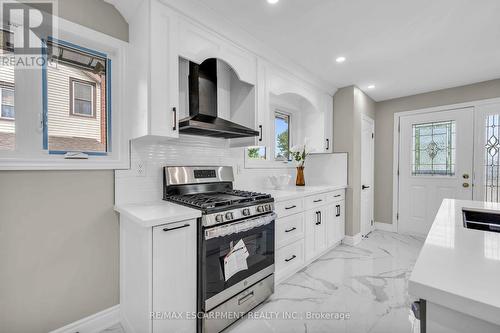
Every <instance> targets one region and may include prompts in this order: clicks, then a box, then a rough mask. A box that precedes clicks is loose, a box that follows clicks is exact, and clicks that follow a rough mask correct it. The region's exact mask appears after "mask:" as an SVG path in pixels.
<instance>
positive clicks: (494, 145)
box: [483, 114, 500, 202]
mask: <svg viewBox="0 0 500 333" xmlns="http://www.w3.org/2000/svg"><path fill="white" fill-rule="evenodd" d="M485 126H486V137H485V138H484V140H485V141H483V142H484V163H485V173H484V180H485V183H484V191H485V196H484V198H485V200H486V201H489V202H499V201H500V197H499V196H500V192H499V187H500V184H499V180H500V179H499V171H500V169H499V168H500V115H498V114H494V115H489V116H488V117H486V121H485Z"/></svg>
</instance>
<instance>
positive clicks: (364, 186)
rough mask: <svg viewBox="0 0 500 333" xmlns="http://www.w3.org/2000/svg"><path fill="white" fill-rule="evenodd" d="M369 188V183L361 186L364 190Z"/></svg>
mask: <svg viewBox="0 0 500 333" xmlns="http://www.w3.org/2000/svg"><path fill="white" fill-rule="evenodd" d="M369 188H370V186H367V185H363V186H361V189H362V190H366V189H369Z"/></svg>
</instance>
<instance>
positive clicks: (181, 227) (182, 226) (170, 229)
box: [163, 224, 190, 231]
mask: <svg viewBox="0 0 500 333" xmlns="http://www.w3.org/2000/svg"><path fill="white" fill-rule="evenodd" d="M189 226H190V225H189V224H184V225H181V226H180V227H175V228H165V229H163V231H172V230H177V229H183V228H187V227H189Z"/></svg>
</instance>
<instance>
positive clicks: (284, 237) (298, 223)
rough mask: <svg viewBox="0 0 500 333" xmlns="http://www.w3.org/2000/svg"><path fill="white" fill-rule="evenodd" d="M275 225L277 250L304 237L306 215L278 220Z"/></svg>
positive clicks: (301, 214)
mask: <svg viewBox="0 0 500 333" xmlns="http://www.w3.org/2000/svg"><path fill="white" fill-rule="evenodd" d="M275 225H276V247H277V248H280V247H282V246H284V245H287V244H289V243H291V242H293V241H294V240H298V239H300V238H302V237H304V213H300V214H295V215H290V216H287V217H283V218H280V219H277V220H276V224H275Z"/></svg>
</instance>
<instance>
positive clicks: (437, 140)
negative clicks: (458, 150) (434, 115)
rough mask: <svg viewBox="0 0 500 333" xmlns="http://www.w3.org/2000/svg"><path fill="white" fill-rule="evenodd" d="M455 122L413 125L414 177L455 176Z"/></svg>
mask: <svg viewBox="0 0 500 333" xmlns="http://www.w3.org/2000/svg"><path fill="white" fill-rule="evenodd" d="M455 133H456V132H455V121H444V122H435V123H426V124H416V125H413V166H412V173H413V175H414V176H415V175H441V176H453V175H454V174H455Z"/></svg>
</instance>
